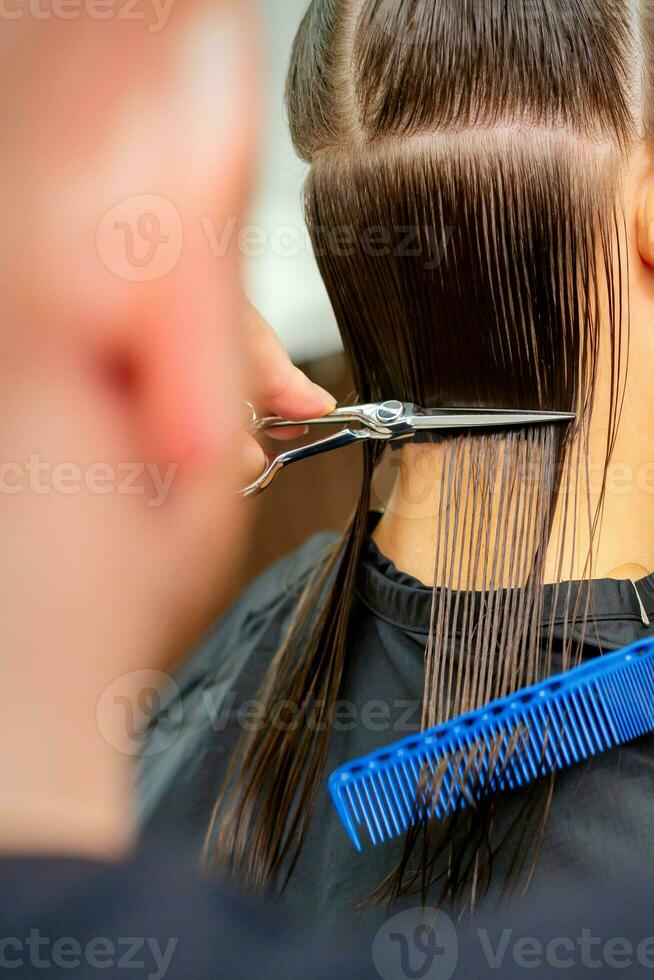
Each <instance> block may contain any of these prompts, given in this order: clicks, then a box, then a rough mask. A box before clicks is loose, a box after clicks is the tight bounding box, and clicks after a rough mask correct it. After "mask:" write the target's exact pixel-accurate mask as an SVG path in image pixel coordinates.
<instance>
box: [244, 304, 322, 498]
mask: <svg viewBox="0 0 654 980" xmlns="http://www.w3.org/2000/svg"><path fill="white" fill-rule="evenodd" d="M245 342H246V354H247V357H248V360H249V377H250V379H251V382H250V384H251V386H252V391H251V396H250V397H249V401H251V402H252V404H253V405H254V406H255V408H256V410H257V414H258V415H262V414H264V415H281V416H283V417H284V418H287V419H306V418H320V417H321V416H323V415H327V414H328V413H329V412H332V411H333V410H334V409H335V408H336V400H335V398H333V396H332V395H330V394H329V392H327V391H325V389H324V388H321V387H320V386H319V385H317V384H314V383H313V382H312V381H310V380H309V379H308V378H307V376H306V375H305V374H303V373H302V371H300V369H299V368H297V367H295V365H294V364H293V363H292V361H291V359H290V358H289V356H288V354H287V353H286V351H285V350H284V347H283V345H282V342H281V341H280V339H279V337H278V336H277V334H276V333H275V331H274V330H273V329H272V327H271V326H270V325H269V324H268V323H266V321H265V320H264V319H263V317H262V316H261V315H260V314H259V313H258V312H257V311H256V310H255V309H254V307H253V306H252V305H251V304H250V303H247V302H246V304H245ZM301 431H302V430H301V429H300V428H298V429H285V430H284V431H283V433H281V432H278V433H275V438H286V439H289V438H291V439H292V438H296V437H297V435H298V434H299V433H301ZM264 466H265V455H264V452H263V450H262V449H261V447H260V446H259V445H258V443H257V442H256V441H255V440H254V439H252V438H250V437H246V440H245V443H244V448H243V468H244V478H245V481H246V482H247V481H249V480H253V479H255V478H256V477H257V476H258V475H259V474H260V473H261V472H262V471H263V469H264Z"/></svg>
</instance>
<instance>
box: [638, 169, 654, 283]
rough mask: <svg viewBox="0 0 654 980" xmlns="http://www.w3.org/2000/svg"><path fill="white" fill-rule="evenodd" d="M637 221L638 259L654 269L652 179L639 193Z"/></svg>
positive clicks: (653, 187) (653, 192) (653, 181)
mask: <svg viewBox="0 0 654 980" xmlns="http://www.w3.org/2000/svg"><path fill="white" fill-rule="evenodd" d="M637 220H638V251H639V252H640V257H641V259H642V260H643V262H644V263H645V264H646V265H648V266H650V267H651V268H652V269H654V179H652V180H649V181H648V182H647V183H646V184H645V186H644V187H643V189H642V191H641V197H640V203H639V206H638V218H637Z"/></svg>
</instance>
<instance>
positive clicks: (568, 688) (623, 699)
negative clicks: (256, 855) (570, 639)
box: [329, 639, 654, 851]
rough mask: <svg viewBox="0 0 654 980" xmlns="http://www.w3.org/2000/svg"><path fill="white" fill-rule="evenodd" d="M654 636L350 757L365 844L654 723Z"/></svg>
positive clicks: (522, 782)
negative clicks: (357, 757)
mask: <svg viewBox="0 0 654 980" xmlns="http://www.w3.org/2000/svg"><path fill="white" fill-rule="evenodd" d="M653 695H654V639H651V640H646V641H643V642H639V643H635V644H633V646H630V647H627V648H626V649H624V650H619V651H618V652H617V653H612V654H607V655H606V656H603V657H598V658H597V659H595V660H592V661H590V662H589V663H586V664H582V666H581V667H577V668H575V669H573V670H570V671H567V672H566V673H565V674H560V675H559V676H558V677H553V678H550V679H548V680H546V681H542V682H541V683H540V684H536V685H534V686H533V687H529V688H525V689H524V690H522V691H518V692H517V693H515V694H512V695H510V696H509V697H507V698H503V699H502V700H499V701H494V702H493V703H492V704H489V705H487V706H486V707H484V708H480V709H479V710H477V711H473V712H470V713H469V714H467V715H463V716H462V717H460V718H456V719H453V720H452V721H449V722H447V723H446V724H444V725H439V726H438V727H436V728H432V729H429V730H428V731H425V732H423V733H422V734H420V735H416V736H412V737H411V738H407V739H404V740H403V741H401V742H398V743H396V744H395V745H393V746H390V747H389V748H387V749H383V750H380V751H377V752H374V753H372V754H371V755H368V756H365V757H364V758H362V759H358V760H355V761H354V762H350V763H347V764H346V765H344V766H341V767H340V768H339V769H337V770H336V771H335V772H334V773H333V774H332V775H331V777H330V779H329V790H330V793H331V795H332V799H333V801H334V804H335V806H336V809H337V811H338V814H339V816H340V818H341V821H342V822H343V825H344V826H345V829H346V830H347V832H348V834H349V835H350V837H351V839H352V841H353V843H354V845H355V847H356V848H357V850H359V851H360V850H361V849H362V843H361V832H362V831H365V832H366V833H367V836H368V838H369V839H370V842H371V843H372V844H373V845H376V844H381V843H383V842H384V841H387V840H391V839H392V838H394V837H398V836H400V835H401V834H403V833H405V832H406V831H407V830H408V829H409V827H410V825H411V824H412V823H413V822H414V821H416V820H422V819H424V818H425V817H428V818H435V819H437V820H440V819H442V818H443V817H445V816H447V815H448V814H452V813H454V812H455V811H456V810H462V809H465V808H466V807H467V806H469V805H470V803H471V802H474V801H477V800H481V799H483V798H487V797H490V796H493V795H496V794H498V793H501V792H504V791H506V790H512V789H518V788H520V787H522V786H526V785H527V784H528V783H531V782H533V781H534V780H536V779H538V778H540V777H541V776H546V775H548V774H549V773H554V772H557V771H559V770H562V769H566V768H568V767H569V766H573V765H576V764H577V763H579V762H582V761H584V760H585V759H589V758H591V757H592V756H596V755H600V754H601V753H602V752H606V751H607V750H608V749H611V748H613V747H615V746H617V745H623V744H624V743H625V742H630V741H632V740H633V739H635V738H638V737H639V736H640V735H644V734H646V733H647V732H650V731H652V730H653V729H654V696H653Z"/></svg>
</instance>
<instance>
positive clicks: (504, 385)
mask: <svg viewBox="0 0 654 980" xmlns="http://www.w3.org/2000/svg"><path fill="white" fill-rule="evenodd" d="M641 27H642V25H641V24H640V23H639V22H638V20H637V15H636V14H635V12H634V6H633V4H632V3H629V2H627V0H623V2H620V0H539V2H538V3H535V2H525V0H456V2H452V0H313V2H312V3H311V5H310V7H309V10H308V12H307V14H306V16H305V18H304V20H303V22H302V24H301V26H300V29H299V33H298V35H297V38H296V41H295V46H294V50H293V56H292V62H291V68H290V73H289V79H288V111H289V117H290V124H291V131H292V134H293V139H294V142H295V145H296V147H297V150H298V152H299V153H300V155H301V156H302V157H303V159H304V160H305V161H307V162H308V163H309V165H310V171H309V175H308V179H307V182H306V191H305V198H306V217H307V223H308V226H309V229H310V231H311V234H312V238H313V242H314V246H315V251H316V257H317V260H318V263H319V266H320V270H321V273H322V275H323V278H324V281H325V283H326V286H327V289H328V292H329V296H330V298H331V302H332V304H333V307H334V310H335V313H336V316H337V319H338V323H339V326H340V330H341V334H342V337H343V341H344V344H345V348H346V351H347V353H348V355H349V359H350V362H351V365H352V369H353V372H354V377H355V381H356V388H357V394H358V396H359V397H360V399H362V400H364V401H369V400H378V399H385V398H400V399H402V400H406V401H416V402H419V403H422V404H425V405H459V406H489V407H516V408H534V409H549V410H563V411H571V412H575V413H576V414H577V423H576V424H575V426H573V427H561V426H546V427H543V428H525V429H523V430H520V431H518V432H514V433H511V434H507V433H504V434H502V433H495V434H486V435H474V434H463V435H459V436H456V437H452V438H450V439H448V440H446V441H445V443H444V448H442V450H441V453H442V474H441V480H440V482H439V484H438V490H437V493H438V500H437V506H438V515H439V516H438V543H437V557H436V567H435V577H434V581H435V586H434V603H433V612H432V628H431V635H430V639H429V643H428V647H427V650H426V653H425V689H424V708H423V724H424V725H425V726H429V725H433V724H436V723H438V722H439V721H442V720H444V719H446V718H447V717H451V716H452V715H455V714H458V713H460V712H462V711H465V710H467V709H470V708H472V707H476V706H478V705H480V704H482V703H485V702H487V701H489V700H490V699H492V698H494V697H500V696H502V695H504V694H506V693H508V692H510V691H512V690H515V689H517V688H519V687H522V686H524V685H526V684H529V683H531V682H533V681H535V680H537V679H540V678H541V677H543V676H545V675H547V674H548V672H550V668H551V665H550V661H551V653H552V638H551V637H550V639H549V642H545V643H542V642H541V640H540V631H541V616H542V596H543V576H544V561H545V552H546V548H547V546H548V543H549V539H550V536H551V530H552V524H553V517H554V511H555V508H556V506H557V501H558V500H559V491H560V489H561V488H565V489H566V490H571V492H572V494H573V495H574V496H575V497H576V498H580V497H581V495H583V493H584V486H585V485H586V482H585V479H584V470H585V467H586V465H587V462H588V446H587V438H588V426H589V423H590V419H591V415H592V411H593V404H594V393H595V387H596V379H597V366H598V361H599V356H600V351H602V352H603V353H605V355H606V357H607V358H608V359H609V361H610V364H611V375H610V384H611V392H610V399H609V401H610V406H609V418H608V419H607V425H608V433H609V434H608V439H607V448H606V459H607V463H608V459H609V457H610V452H611V449H612V444H613V440H614V437H615V431H616V426H617V422H618V418H619V410H620V403H621V397H622V392H623V385H624V376H625V359H624V353H625V349H626V335H627V326H628V296H627V270H626V250H625V240H624V221H623V216H622V212H621V206H620V201H619V189H620V175H621V169H622V167H623V165H624V163H625V161H626V158H627V154H628V151H629V148H630V146H631V145H632V144H633V142H634V141H635V140H636V139H637V138H638V137H639V136H640V135H642V134H641V132H640V130H641V128H642V125H643V120H645V121H646V120H647V119H648V118H650V106H649V104H645V105H642V93H643V84H642V83H643V82H645V83H647V79H645V78H641V77H640V67H639V66H640V65H641V64H642V48H643V42H645V43H647V42H648V36H642V37H641ZM652 63H653V64H654V59H652ZM646 88H647V84H645V89H646ZM378 461H379V450H378V449H377V448H375V447H370V446H369V447H366V450H365V465H364V475H363V484H362V489H361V496H360V500H359V504H358V506H357V508H356V512H355V514H354V516H353V518H352V521H351V524H350V526H349V529H348V530H347V531H346V533H345V534H344V535H343V537H342V538H341V540H340V541H339V542H338V544H337V546H336V547H335V548H334V549H333V552H332V553H331V555H330V556H329V558H328V560H327V561H326V563H324V565H322V566H321V567H320V568H319V569H318V570H317V571H316V574H315V575H314V576H313V577H312V579H311V581H310V582H309V583H308V585H307V587H306V590H305V592H304V595H303V596H302V599H301V602H300V604H299V608H298V610H297V614H296V616H295V619H294V622H293V624H292V627H291V629H290V631H289V633H288V635H287V636H286V638H285V641H284V643H283V645H282V646H281V648H280V649H279V651H278V652H277V654H276V656H275V658H274V660H273V662H272V664H271V666H270V670H269V672H268V676H267V679H266V681H265V685H264V689H263V692H262V693H263V698H264V701H265V703H266V705H267V711H268V715H267V717H268V719H270V718H271V716H272V713H273V711H274V709H275V706H276V705H278V704H279V703H280V702H283V701H291V702H292V703H293V704H295V705H297V706H299V709H300V715H299V717H300V720H301V721H302V719H304V720H305V721H306V718H307V717H308V712H309V711H311V712H312V715H313V723H312V724H311V725H307V724H306V723H305V724H302V723H301V724H298V725H296V726H295V727H294V728H293V730H292V731H282V730H280V728H279V726H275V725H274V724H273V723H272V721H270V723H269V724H267V725H266V726H264V727H263V728H262V729H260V730H259V731H257V732H256V733H252V734H247V735H244V736H243V737H242V739H241V742H240V744H239V746H238V749H237V751H236V754H235V756H234V759H233V762H232V767H231V769H230V772H229V775H228V777H227V780H226V783H225V786H224V789H223V792H222V794H221V797H220V799H219V801H218V803H217V806H216V810H215V813H214V820H213V822H212V827H211V829H210V831H209V834H208V837H207V850H206V854H207V858H208V859H209V860H211V861H215V862H217V864H218V865H219V866H220V867H221V868H223V869H225V868H229V869H231V871H232V872H233V873H234V874H235V875H236V876H238V877H239V878H240V879H241V880H244V881H245V882H247V883H248V884H249V885H250V886H251V887H252V888H254V889H255V890H257V891H261V890H264V889H266V888H267V887H268V886H269V885H270V884H271V882H273V881H274V882H276V883H277V884H279V885H283V884H284V881H287V880H288V878H289V876H290V875H291V874H292V872H293V868H294V864H295V861H296V860H297V857H298V855H299V852H300V849H301V848H302V845H303V841H304V838H305V835H306V832H307V828H308V825H309V822H310V820H311V815H312V808H313V804H314V801H315V799H316V794H317V793H318V791H319V790H321V791H322V789H323V787H324V780H325V773H324V771H323V770H324V764H325V758H326V753H327V748H328V743H329V732H330V723H331V720H332V716H333V711H334V705H335V702H336V700H337V699H338V697H339V689H340V686H341V682H342V677H343V670H344V665H345V662H346V657H347V647H348V621H349V617H350V609H351V602H352V596H353V590H354V583H355V577H356V574H357V567H358V564H359V560H360V554H361V549H362V544H363V541H364V538H365V536H366V533H367V525H368V512H369V509H370V504H371V483H372V477H373V473H374V470H375V467H376V465H377V463H378ZM527 474H530V475H531V476H530V478H525V477H526V475H527ZM534 474H536V475H535V477H534ZM576 503H577V506H575V507H573V508H572V509H571V511H570V513H576V514H578V513H580V512H581V513H583V507H579V503H580V500H579V499H577V501H576ZM600 511H601V507H600V508H599V509H598V510H597V511H595V512H591V510H590V507H589V509H588V518H587V523H588V534H589V536H590V538H591V541H592V540H593V539H594V538H595V537H596V531H597V527H598V523H599V519H600ZM566 513H567V511H566ZM562 524H563V530H562V532H561V539H560V540H559V541H558V543H557V547H558V551H557V554H559V555H560V560H559V569H558V581H559V583H564V582H565V580H566V571H567V569H568V565H567V563H568V562H569V563H570V567H572V563H573V561H574V557H573V556H574V551H575V543H576V540H577V536H578V531H579V528H577V527H576V526H574V525H573V526H570V522H569V521H567V522H566V521H565V520H564V521H563V522H562ZM571 542H572V543H571ZM566 545H567V547H566ZM592 557H593V550H592V547H591V550H590V553H589V555H588V557H587V561H586V573H587V577H588V578H591V577H592V568H593V561H592ZM559 588H561V589H563V599H564V601H565V608H566V621H567V622H568V624H569V628H568V632H567V634H566V636H565V637H564V640H563V665H564V668H565V667H568V666H570V665H571V664H573V663H574V662H575V658H576V656H577V654H578V651H579V649H580V644H581V642H582V641H583V638H584V634H585V632H586V629H587V625H586V615H587V609H586V606H585V604H584V603H582V604H581V605H580V603H579V602H578V601H576V600H573V599H572V598H570V597H571V595H572V593H571V592H570V591H569V590H568V589H567V587H566V586H565V585H561V584H560V585H559ZM587 593H588V595H590V592H589V591H588V590H587ZM480 594H481V595H480ZM580 594H581V592H580ZM455 624H458V626H459V630H460V633H459V635H458V638H457V646H458V649H463V650H464V651H465V656H456V655H455V652H454V651H455V643H454V628H455ZM461 624H463V625H461ZM573 627H574V629H573ZM316 713H317V714H318V718H316ZM550 798H551V787H545V791H544V792H543V793H541V795H540V797H539V798H538V802H537V803H535V804H533V805H534V806H535V807H536V809H537V814H536V815H537V817H538V820H537V823H538V824H539V826H541V827H542V825H543V823H544V821H545V819H546V816H547V808H548V802H549V800H550ZM491 811H492V806H491V807H487V808H485V809H484V812H481V810H477V811H476V812H474V813H473V816H472V822H471V823H470V824H469V825H468V829H467V832H464V833H463V834H462V833H461V826H460V821H459V825H458V826H456V827H455V826H453V825H452V824H451V823H449V824H447V825H444V826H442V827H439V828H436V831H435V830H434V828H431V827H430V826H427V825H422V826H417V827H416V829H415V830H414V831H412V833H411V834H409V835H408V837H407V841H406V846H405V852H404V855H403V857H402V860H401V862H400V865H399V867H398V868H397V870H396V872H394V873H393V875H391V876H390V878H389V879H388V880H387V881H385V882H383V883H380V889H379V891H378V893H377V897H378V898H380V897H384V898H395V897H397V896H399V895H401V894H403V893H405V892H409V891H413V890H415V889H418V890H420V891H421V892H422V894H423V896H425V895H426V894H427V893H428V892H429V888H430V887H431V885H432V884H433V882H434V880H436V879H437V878H439V877H440V878H441V879H442V878H443V875H444V881H442V885H443V889H444V891H445V892H446V893H449V894H450V895H454V894H456V893H458V892H459V891H460V890H461V889H462V888H463V886H464V885H465V884H468V883H470V882H471V881H472V882H473V883H474V885H475V886H483V885H485V884H487V883H488V880H489V873H490V872H488V874H484V868H486V869H487V870H488V869H490V867H491V864H492V854H491V853H490V849H489V848H486V850H485V845H484V841H485V839H486V837H487V834H486V828H487V827H488V826H489V825H490V822H491V821H492V812H491ZM462 840H463V843H462ZM519 849H521V853H520V854H516V855H515V860H514V862H513V863H514V864H520V863H521V862H522V859H523V857H524V854H523V853H522V851H524V850H525V849H526V844H525V842H524V841H522V842H521V844H520V845H519ZM444 853H448V854H449V857H448V859H447V860H446V861H445V862H444V863H445V866H446V868H445V871H444V872H443V869H442V865H443V862H442V861H441V862H440V863H439V861H438V860H436V858H437V857H440V856H442V855H443V854H444ZM416 861H417V865H416ZM412 862H413V865H412Z"/></svg>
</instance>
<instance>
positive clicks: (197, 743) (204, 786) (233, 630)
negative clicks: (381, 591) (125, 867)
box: [139, 532, 338, 839]
mask: <svg viewBox="0 0 654 980" xmlns="http://www.w3.org/2000/svg"><path fill="white" fill-rule="evenodd" d="M337 540H338V535H337V534H336V533H335V532H324V533H322V534H318V535H315V536H314V537H312V538H310V539H309V540H308V541H306V542H305V543H304V544H303V545H302V547H301V548H299V549H298V550H297V551H295V552H293V553H292V554H290V555H288V556H286V557H285V558H283V559H282V560H281V561H278V562H276V563H275V564H274V565H273V566H272V567H271V568H269V569H268V570H267V571H266V572H264V573H263V575H261V576H260V577H259V578H258V579H257V580H256V581H255V582H253V583H252V585H250V587H249V588H248V589H247V590H246V591H245V592H244V593H243V595H242V596H241V598H240V599H239V600H238V601H237V602H236V603H235V604H234V605H233V606H232V607H231V609H230V610H229V611H228V612H227V613H226V614H225V615H224V616H222V617H221V618H220V619H219V620H218V622H217V623H216V625H215V626H214V627H213V629H212V630H211V631H210V632H209V633H208V635H207V636H206V638H205V639H204V640H203V642H202V643H201V644H200V645H199V647H198V648H197V649H196V650H195V651H194V652H193V653H191V655H190V656H189V658H188V660H187V661H186V663H185V664H184V665H183V666H182V668H181V669H180V670H179V671H178V673H177V674H176V675H175V676H174V677H173V678H171V679H170V682H169V683H168V684H167V691H166V692H165V693H163V694H162V695H161V700H160V703H159V705H158V707H157V709H156V711H155V713H154V714H153V716H152V718H151V719H150V723H149V725H148V729H147V732H146V733H145V738H144V740H143V751H142V753H141V755H142V758H141V767H140V781H139V782H140V787H139V788H140V793H139V797H140V816H141V820H142V821H143V822H144V823H148V825H149V826H150V828H153V827H154V828H156V829H158V830H160V831H165V830H166V829H167V828H169V827H170V826H174V827H176V828H177V829H178V830H179V828H180V827H181V826H185V827H186V828H187V830H188V832H189V833H190V834H191V835H192V836H193V837H198V838H199V839H201V836H202V834H203V833H204V830H206V825H207V821H208V814H209V813H210V812H211V807H212V805H213V796H214V793H215V791H216V789H217V786H218V785H219V781H220V779H221V777H222V775H223V774H224V767H225V764H226V760H227V759H228V758H229V756H230V754H231V752H232V751H233V749H234V747H235V745H236V742H237V740H238V736H239V734H240V733H241V731H242V729H243V726H244V724H246V723H249V720H248V719H246V721H245V722H244V720H243V712H245V711H246V710H247V708H248V704H250V705H252V703H254V701H255V699H256V698H257V694H258V690H259V687H260V685H261V682H262V681H263V679H264V676H265V673H266V670H267V668H268V665H269V664H270V661H271V659H272V657H273V656H274V654H275V652H276V650H277V649H278V646H279V643H280V640H281V637H282V636H283V634H284V631H285V629H286V627H287V625H288V623H290V621H291V619H292V617H293V614H294V612H295V609H296V608H297V604H298V601H299V598H300V596H301V594H302V591H303V589H304V586H305V585H306V583H307V580H308V578H309V576H310V575H311V574H312V573H313V572H314V571H316V570H317V569H319V568H320V566H321V564H322V563H323V561H324V560H325V559H326V558H327V556H328V554H329V552H330V550H331V548H332V546H333V544H334V543H335V541H337Z"/></svg>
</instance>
